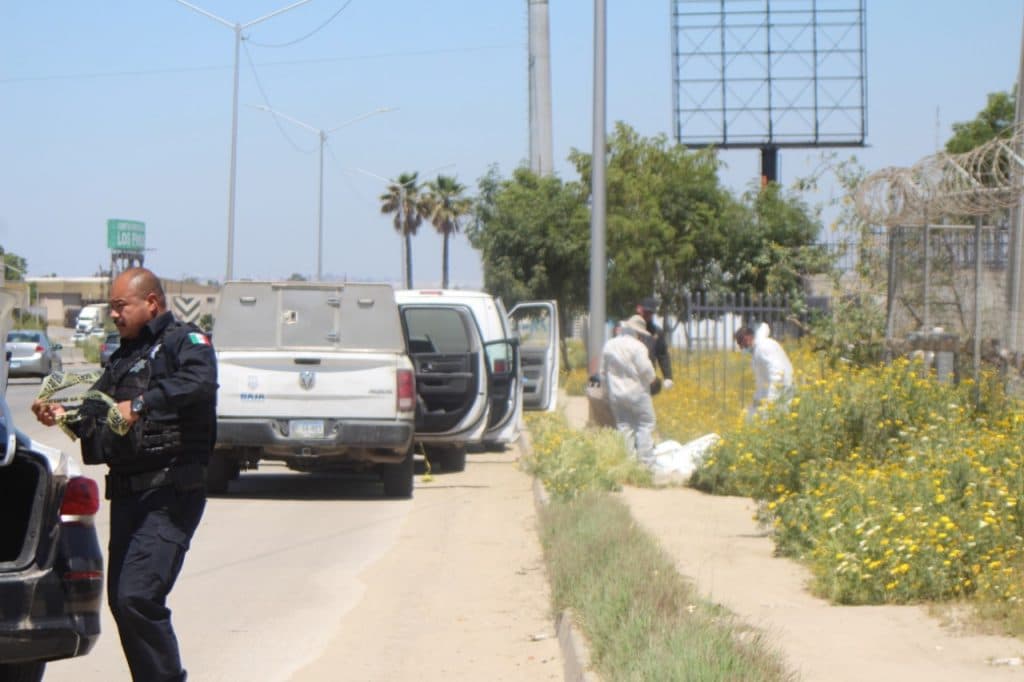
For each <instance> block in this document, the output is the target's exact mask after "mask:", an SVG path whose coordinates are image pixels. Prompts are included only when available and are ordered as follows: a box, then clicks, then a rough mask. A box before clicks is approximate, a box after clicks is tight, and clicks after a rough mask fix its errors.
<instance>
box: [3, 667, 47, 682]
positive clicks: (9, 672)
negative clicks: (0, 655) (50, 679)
mask: <svg viewBox="0 0 1024 682" xmlns="http://www.w3.org/2000/svg"><path fill="white" fill-rule="evenodd" d="M45 670H46V663H43V662H33V663H0V682H40V680H42V679H43V672H44V671H45Z"/></svg>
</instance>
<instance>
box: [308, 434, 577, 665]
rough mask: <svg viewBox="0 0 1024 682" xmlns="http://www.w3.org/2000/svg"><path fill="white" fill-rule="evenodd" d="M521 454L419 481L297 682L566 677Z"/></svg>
mask: <svg viewBox="0 0 1024 682" xmlns="http://www.w3.org/2000/svg"><path fill="white" fill-rule="evenodd" d="M517 457H518V450H517V449H515V448H510V449H509V450H507V451H506V452H505V453H501V454H471V455H470V456H469V462H468V464H467V467H466V470H465V471H464V472H461V473H453V474H438V475H435V476H434V479H433V481H432V482H429V483H424V482H421V480H420V478H421V477H419V476H417V481H416V486H417V487H416V491H415V496H414V502H413V504H414V508H413V511H412V513H411V514H409V516H408V519H407V521H406V523H405V525H404V526H403V528H402V531H401V538H400V540H399V541H398V542H397V543H396V545H395V547H394V549H392V550H391V551H390V552H389V553H388V554H387V555H386V556H385V558H384V559H383V560H381V561H380V562H378V563H376V564H375V565H373V566H371V567H370V568H368V569H367V570H366V571H364V573H363V574H362V576H361V580H362V581H363V583H364V585H365V592H364V594H363V597H362V599H361V600H360V602H359V603H358V604H357V605H356V606H355V607H354V608H353V609H352V610H351V611H349V612H347V613H346V614H345V615H344V617H343V619H342V620H341V622H340V623H339V626H338V629H337V630H336V631H335V633H334V634H333V636H332V639H331V641H330V643H329V644H328V646H327V648H326V653H325V654H323V655H322V656H321V657H320V658H319V659H318V660H316V661H314V662H313V663H311V664H310V665H308V666H306V667H305V668H303V669H302V670H299V671H298V672H297V673H296V674H295V675H294V676H293V678H292V679H294V680H295V681H296V682H300V681H301V682H321V681H322V682H336V681H337V680H416V681H417V682H428V681H431V680H444V681H445V682H447V681H449V680H531V681H532V680H560V679H562V659H561V655H560V652H559V648H558V642H557V640H556V639H555V632H554V621H553V619H552V617H551V615H550V614H551V610H550V599H549V592H548V586H547V578H546V576H545V573H544V567H543V561H542V557H541V549H540V544H539V541H538V537H537V528H536V514H535V509H534V501H533V493H532V488H531V484H532V481H531V479H530V477H529V476H527V475H526V474H524V473H522V472H521V471H519V470H518V467H517V464H516V462H515V460H516V458H517Z"/></svg>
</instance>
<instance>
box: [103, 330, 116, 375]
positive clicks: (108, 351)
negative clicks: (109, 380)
mask: <svg viewBox="0 0 1024 682" xmlns="http://www.w3.org/2000/svg"><path fill="white" fill-rule="evenodd" d="M120 347H121V334H119V333H118V332H110V333H108V334H107V338H105V339H103V343H101V344H100V367H106V366H107V363H108V362H110V356H111V355H113V354H114V351H115V350H117V349H118V348H120Z"/></svg>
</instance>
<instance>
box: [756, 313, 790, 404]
mask: <svg viewBox="0 0 1024 682" xmlns="http://www.w3.org/2000/svg"><path fill="white" fill-rule="evenodd" d="M770 333H771V328H770V327H769V326H768V325H767V324H765V323H764V322H762V323H761V325H760V326H759V327H758V328H757V331H756V332H755V333H754V345H753V346H752V347H751V353H752V355H753V358H752V359H751V365H752V366H753V370H754V403H753V405H751V406H750V409H749V410H748V414H750V415H753V414H754V413H755V412H757V410H758V408H760V407H761V406H763V405H768V404H770V403H773V402H775V401H776V400H778V399H779V397H780V396H782V395H783V394H788V393H789V391H790V390H791V389H792V388H793V365H792V364H791V363H790V361H789V357H788V356H787V355H786V351H784V350H783V349H782V346H780V345H779V342H778V341H776V340H775V339H773V338H771V337H770V336H769V334H770Z"/></svg>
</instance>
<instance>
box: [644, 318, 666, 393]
mask: <svg viewBox="0 0 1024 682" xmlns="http://www.w3.org/2000/svg"><path fill="white" fill-rule="evenodd" d="M647 333H648V334H650V335H651V336H650V341H649V342H647V351H648V354H649V355H650V356H651V364H653V365H655V366H658V365H660V366H661V376H663V377H664V378H666V379H670V380H671V379H672V360H671V359H670V358H669V355H668V343H667V342H666V341H665V333H664V332H663V331H662V329H661V327H659V326H658V325H656V324H655V323H654V319H653V318H652V319H650V320H647Z"/></svg>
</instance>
